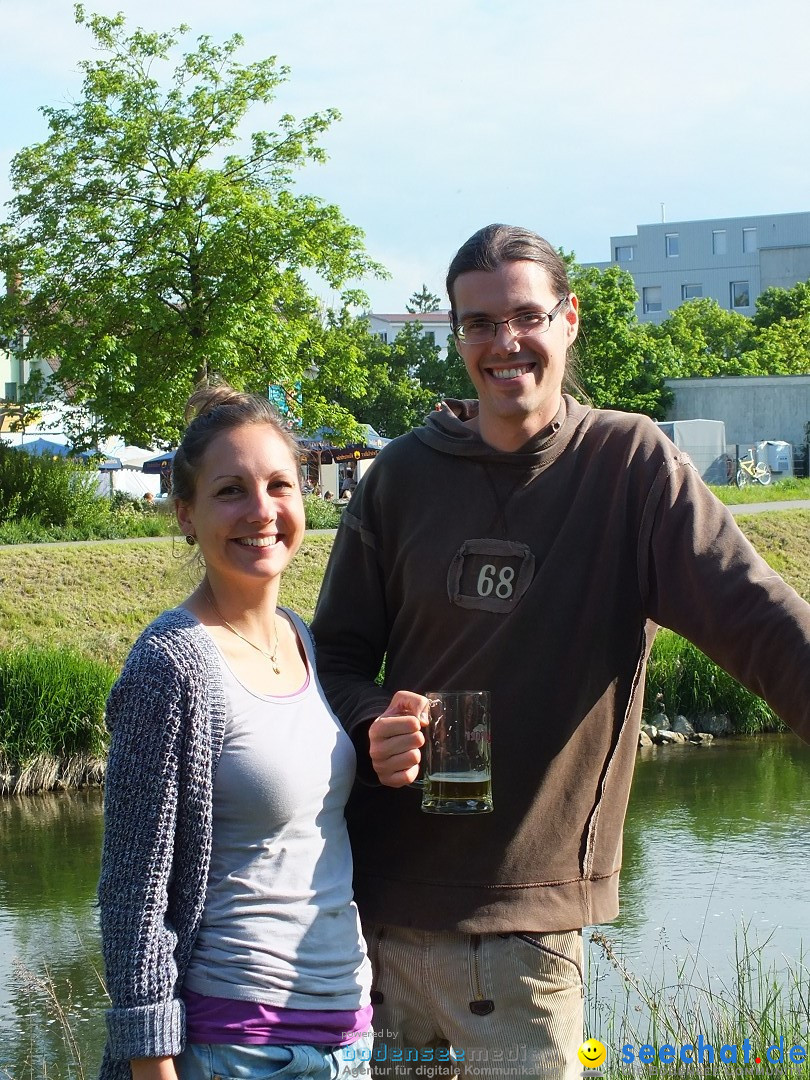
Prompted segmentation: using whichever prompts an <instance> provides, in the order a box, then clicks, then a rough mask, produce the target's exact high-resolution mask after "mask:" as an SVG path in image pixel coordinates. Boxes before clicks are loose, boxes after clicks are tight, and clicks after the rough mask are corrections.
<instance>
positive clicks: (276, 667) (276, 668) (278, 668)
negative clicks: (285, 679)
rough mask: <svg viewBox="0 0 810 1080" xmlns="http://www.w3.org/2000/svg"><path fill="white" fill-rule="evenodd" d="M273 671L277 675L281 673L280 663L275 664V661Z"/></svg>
mask: <svg viewBox="0 0 810 1080" xmlns="http://www.w3.org/2000/svg"><path fill="white" fill-rule="evenodd" d="M271 663H272V661H271ZM273 671H275V673H276V675H280V674H281V668H280V667H279V666H278V664H275V663H274V664H273Z"/></svg>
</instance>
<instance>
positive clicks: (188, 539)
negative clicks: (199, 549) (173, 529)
mask: <svg viewBox="0 0 810 1080" xmlns="http://www.w3.org/2000/svg"><path fill="white" fill-rule="evenodd" d="M186 543H187V544H188V546H189V547H194V545H195V544H196V543H197V540H196V538H195V537H193V536H192V535H191V533H186Z"/></svg>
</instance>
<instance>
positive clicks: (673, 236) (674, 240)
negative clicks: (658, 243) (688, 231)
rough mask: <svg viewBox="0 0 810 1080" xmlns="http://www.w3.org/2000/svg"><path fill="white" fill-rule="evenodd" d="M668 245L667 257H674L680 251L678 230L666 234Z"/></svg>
mask: <svg viewBox="0 0 810 1080" xmlns="http://www.w3.org/2000/svg"><path fill="white" fill-rule="evenodd" d="M665 239H666V245H667V258H668V259H674V258H675V256H676V255H678V254H679V252H678V234H677V233H676V232H670V233H667V234H666V237H665Z"/></svg>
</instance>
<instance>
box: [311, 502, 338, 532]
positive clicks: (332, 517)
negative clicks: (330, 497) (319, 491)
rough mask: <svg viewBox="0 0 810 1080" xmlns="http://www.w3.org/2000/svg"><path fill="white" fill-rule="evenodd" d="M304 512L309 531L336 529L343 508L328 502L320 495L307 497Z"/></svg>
mask: <svg viewBox="0 0 810 1080" xmlns="http://www.w3.org/2000/svg"><path fill="white" fill-rule="evenodd" d="M304 512H305V513H306V518H307V528H308V529H336V528H337V527H338V525H339V524H340V515H341V513H342V512H343V508H342V507H340V506H334V505H333V504H332V503H328V502H326V501H325V500H324V499H322V498H320V496H318V495H305V496H304Z"/></svg>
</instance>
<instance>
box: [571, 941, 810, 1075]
mask: <svg viewBox="0 0 810 1080" xmlns="http://www.w3.org/2000/svg"><path fill="white" fill-rule="evenodd" d="M590 940H591V943H592V944H593V945H595V946H596V947H597V949H598V950H599V953H598V954H597V957H598V956H599V955H600V954H601V957H602V958H604V959H605V960H606V961H607V962H608V963H609V964H610V966H611V967H613V968H614V970H615V971H616V972H617V973H618V975H619V977H620V979H621V996H620V997H619V999H618V1000H614V999H607V1000H606V999H603V998H600V996H599V989H598V987H599V972H598V959H597V961H596V963H595V964H594V960H593V959H592V960H591V971H590V975H589V983H590V985H589V988H588V994H587V1016H586V1028H587V1031H588V1032H589V1033H593V1034H594V1035H595V1036H596V1032H600V1033H601V1034H600V1035H598V1036H596V1037H599V1038H600V1040H601V1041H602V1042H603V1043H604V1044H605V1045H606V1046H607V1047H608V1058H607V1062H606V1064H605V1066H604V1067H603V1070H602V1071H603V1073H604V1075H606V1076H608V1077H611V1078H612V1080H630V1078H631V1077H633V1078H637V1077H639V1076H641V1077H660V1076H666V1077H671V1076H684V1077H722V1078H726V1077H727V1078H729V1080H732V1078H736V1077H743V1076H746V1077H750V1076H751V1075H752V1074H753V1075H757V1076H768V1077H786V1076H787V1077H797V1078H798V1077H806V1076H808V1074H809V1072H810V1065H809V1064H808V1062H807V1061H805V1062H804V1063H795V1064H792V1063H791V1062H790V1061H789V1059H788V1055H787V1053H786V1054H785V1060H784V1061H783V1062H781V1063H780V1062H773V1061H771V1060H769V1059H768V1056H767V1054H766V1050H767V1049H768V1047H770V1046H774V1045H778V1044H779V1040H780V1038H781V1039H782V1040H783V1041H784V1047H785V1048H786V1050H789V1049H790V1048H791V1047H792V1046H801V1047H803V1048H804V1049H805V1050H808V1032H809V1031H810V986H809V984H808V975H809V974H810V972H808V968H807V965H806V962H805V958H804V955H803V954H801V953H800V955H799V957H798V959H796V960H787V959H784V965H783V966H781V967H780V966H778V965H777V963H776V962H775V961H774V960H770V959H768V958H767V956H766V950H767V948H768V946H769V944H770V938H768V939H766V940H765V941H763V942H756V941H753V942H752V941H751V935H750V927H749V926H747V925H745V924H743V925H742V926H740V927H739V928H738V930H737V933H736V934H735V941H734V964H733V966H732V967H731V969H730V971H729V972H728V973H726V974H723V973H720V972H717V971H713V970H711V969H709V968H708V967H706V966H704V967H703V968H702V969H701V959H700V950H699V943H698V946H697V947H696V948H695V949H694V950H692V952H691V954H689V955H687V956H686V957H685V958H680V959H675V958H674V957H673V956H672V954H671V951H670V950H669V948H668V946H666V945H665V946H664V948H663V949H661V950H660V951H659V953H658V955H659V962H658V965H657V969H656V970H655V971H653V972H651V973H649V974H645V975H639V974H638V973H636V972H634V971H633V970H631V969H630V967H629V966H628V964H627V963H626V962H625V960H624V959H623V958H622V956H621V955H620V954H619V953H618V952H617V950H616V948H615V947H614V945H613V943H612V942H611V941H610V940H609V939H608V938H607V937H606V936H605V935H604V934H603V933H601V932H599V931H595V932H594V933H593V934H592V935H591V939H590ZM594 966H595V967H596V973H594V970H593V969H594ZM700 1040H702V1042H703V1044H704V1046H705V1045H706V1044H710V1045H711V1046H712V1048H713V1050H714V1058H715V1060H714V1062H713V1063H711V1062H709V1060H708V1058H709V1055H708V1053H707V1052H704V1054H703V1056H702V1057H703V1060H702V1062H701V1063H695V1062H685V1061H681V1060H680V1053H679V1051H680V1049H681V1048H682V1047H685V1046H687V1045H688V1046H692V1047H694V1046H697V1045H698V1043H699V1041H700ZM745 1040H748V1046H749V1048H750V1063H748V1064H746V1063H745V1062H744V1060H743V1056H744V1053H743V1051H744V1046H745ZM642 1045H648V1046H652V1047H653V1048H654V1049H655V1052H656V1059H657V1060H656V1061H655V1062H646V1063H645V1062H643V1061H641V1060H639V1057H638V1052H639V1049H640V1047H641V1046H642ZM664 1045H668V1046H673V1047H675V1048H676V1051H677V1054H676V1060H675V1061H673V1062H671V1063H661V1062H660V1059H658V1051H659V1050H660V1048H661V1047H662V1046H664ZM624 1046H628V1047H631V1048H632V1051H633V1055H634V1058H635V1060H634V1061H633V1062H632V1064H631V1063H630V1062H628V1061H625V1060H623V1054H622V1047H624ZM723 1047H729V1048H730V1047H736V1048H737V1057H738V1061H737V1063H734V1062H733V1061H721V1060H720V1053H721V1049H722V1048H723ZM692 1056H694V1054H693V1055H692ZM725 1056H726V1057H731V1056H732V1055H731V1053H730V1051H729V1050H726V1051H725ZM757 1057H759V1058H760V1059H761V1060H760V1063H759V1064H757V1063H756V1061H755V1059H756V1058H757Z"/></svg>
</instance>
